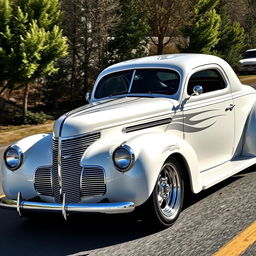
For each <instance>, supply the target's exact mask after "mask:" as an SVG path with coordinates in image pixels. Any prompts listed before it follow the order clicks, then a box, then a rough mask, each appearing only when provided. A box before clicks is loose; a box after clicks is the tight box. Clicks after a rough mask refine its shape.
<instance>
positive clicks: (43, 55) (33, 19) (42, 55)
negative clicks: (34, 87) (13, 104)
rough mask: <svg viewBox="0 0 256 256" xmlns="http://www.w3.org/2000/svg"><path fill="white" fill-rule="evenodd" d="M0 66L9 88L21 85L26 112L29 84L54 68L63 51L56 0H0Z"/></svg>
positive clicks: (65, 50) (64, 40)
mask: <svg viewBox="0 0 256 256" xmlns="http://www.w3.org/2000/svg"><path fill="white" fill-rule="evenodd" d="M0 19H1V21H2V24H1V26H0V29H1V30H0V67H1V70H2V71H1V72H3V73H4V74H5V76H4V77H5V79H6V80H7V81H8V82H7V84H8V86H9V87H12V88H13V87H14V86H15V85H16V84H19V85H22V86H23V87H24V100H23V113H24V115H25V114H26V112H27V104H28V93H29V84H30V83H31V82H33V81H35V80H36V79H37V78H40V77H44V76H46V75H49V74H51V73H54V72H56V71H57V69H56V67H55V63H56V61H57V60H58V59H59V58H61V57H63V56H65V55H66V53H67V42H66V38H65V37H63V36H62V30H61V29H60V27H59V24H60V22H61V11H60V4H59V1H58V0H17V1H14V0H0Z"/></svg>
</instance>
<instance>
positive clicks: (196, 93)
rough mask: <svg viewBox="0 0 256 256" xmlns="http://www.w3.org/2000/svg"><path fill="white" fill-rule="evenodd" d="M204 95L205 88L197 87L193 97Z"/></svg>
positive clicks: (194, 89)
mask: <svg viewBox="0 0 256 256" xmlns="http://www.w3.org/2000/svg"><path fill="white" fill-rule="evenodd" d="M202 93H203V87H202V86H201V85H196V86H195V87H194V88H193V93H192V95H191V96H198V95H200V94H202Z"/></svg>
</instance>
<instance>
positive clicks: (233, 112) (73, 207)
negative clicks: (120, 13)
mask: <svg viewBox="0 0 256 256" xmlns="http://www.w3.org/2000/svg"><path fill="white" fill-rule="evenodd" d="M255 103H256V91H255V90H254V89H253V88H251V87H249V86H246V85H242V84H241V83H240V81H239V80H238V78H237V76H236V74H235V73H234V71H233V70H232V68H231V67H230V66H229V65H228V64H227V63H226V62H225V61H224V60H222V59H220V58H218V57H215V56H210V55H200V54H174V55H163V56H152V57H146V58H141V59H135V60H130V61H126V62H122V63H119V64H116V65H113V66H110V67H108V68H107V69H105V70H104V71H103V72H102V73H101V74H100V75H99V77H98V78H97V80H96V83H95V86H94V88H93V91H92V94H91V97H90V103H89V104H88V105H85V106H83V107H81V108H78V109H76V110H74V111H71V112H69V113H67V114H65V115H63V116H61V117H60V118H59V119H58V120H57V121H56V123H55V125H54V129H53V133H52V134H39V135H34V136H30V137H28V138H25V139H23V140H20V141H18V142H16V143H15V144H13V145H12V146H10V147H9V148H8V149H7V150H6V151H5V154H4V161H3V165H2V174H3V190H4V193H5V197H4V198H2V199H1V202H0V206H2V207H5V208H16V209H17V211H18V213H19V214H20V215H22V214H26V213H27V212H28V211H30V213H31V211H42V212H43V211H47V212H60V213H62V214H63V216H64V218H67V215H68V214H71V213H74V212H80V213H81V212H83V213H88V212H90V213H94V212H95V213H111V214H112V213H127V212H132V211H133V210H134V209H135V208H139V209H143V207H145V208H146V209H147V211H146V212H145V215H146V217H147V218H149V219H150V220H151V223H155V224H158V225H160V226H165V227H166V226H170V225H171V224H173V223H174V221H175V220H176V219H177V218H178V216H179V213H180V211H181V210H182V206H183V201H184V191H185V190H190V191H192V192H193V193H199V192H200V191H201V190H204V189H207V188H209V187H211V186H213V185H215V184H217V183H218V182H220V181H222V180H224V179H226V178H228V177H230V176H231V175H234V174H235V173H238V172H240V171H242V170H243V169H245V168H247V167H249V166H251V165H253V164H255V163H256V104H255Z"/></svg>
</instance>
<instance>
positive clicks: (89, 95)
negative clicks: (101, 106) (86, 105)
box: [85, 92, 92, 102]
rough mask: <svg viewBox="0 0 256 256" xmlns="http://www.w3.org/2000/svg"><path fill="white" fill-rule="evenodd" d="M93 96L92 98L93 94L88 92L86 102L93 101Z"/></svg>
mask: <svg viewBox="0 0 256 256" xmlns="http://www.w3.org/2000/svg"><path fill="white" fill-rule="evenodd" d="M91 96H92V93H91V92H87V93H86V94H85V100H86V101H87V102H89V101H90V99H91Z"/></svg>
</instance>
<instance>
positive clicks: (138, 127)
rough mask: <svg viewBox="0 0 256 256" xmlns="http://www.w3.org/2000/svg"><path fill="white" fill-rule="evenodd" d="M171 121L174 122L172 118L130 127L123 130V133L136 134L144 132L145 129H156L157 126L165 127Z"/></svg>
mask: <svg viewBox="0 0 256 256" xmlns="http://www.w3.org/2000/svg"><path fill="white" fill-rule="evenodd" d="M171 121H172V118H165V119H161V120H157V121H152V122H148V123H143V124H137V125H133V126H128V127H125V128H123V132H125V133H129V132H135V131H139V130H143V129H147V128H152V127H156V126H160V125H164V124H169V123H170V122H171Z"/></svg>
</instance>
